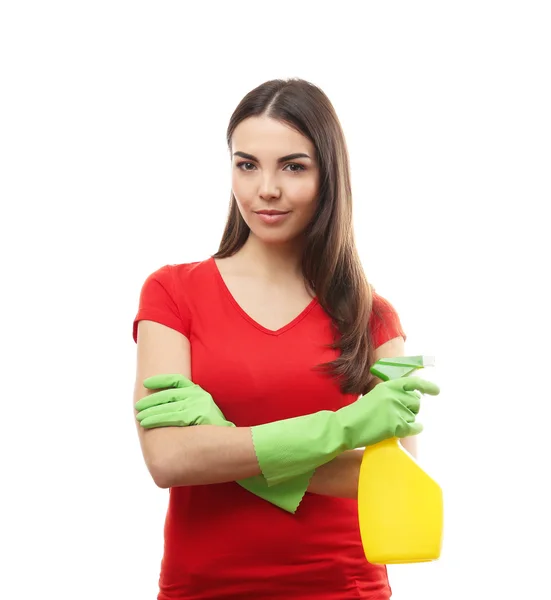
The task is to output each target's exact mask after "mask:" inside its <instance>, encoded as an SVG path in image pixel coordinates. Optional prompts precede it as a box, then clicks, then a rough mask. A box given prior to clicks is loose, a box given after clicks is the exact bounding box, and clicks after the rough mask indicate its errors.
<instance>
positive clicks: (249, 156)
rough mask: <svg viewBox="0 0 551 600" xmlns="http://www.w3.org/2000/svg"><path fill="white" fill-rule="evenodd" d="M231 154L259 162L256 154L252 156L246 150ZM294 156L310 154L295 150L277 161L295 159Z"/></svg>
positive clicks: (307, 156)
mask: <svg viewBox="0 0 551 600" xmlns="http://www.w3.org/2000/svg"><path fill="white" fill-rule="evenodd" d="M233 155H234V156H240V157H241V158H246V159H247V160H254V161H255V162H260V161H259V160H258V158H256V156H253V155H252V154H247V153H246V152H240V151H238V152H234V153H233ZM296 158H310V155H308V154H305V153H304V152H295V153H294V154H287V156H282V157H281V158H278V159H277V162H278V163H284V162H287V161H288V160H295V159H296ZM310 160H311V158H310Z"/></svg>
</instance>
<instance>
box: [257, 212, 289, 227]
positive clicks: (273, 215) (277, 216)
mask: <svg viewBox="0 0 551 600" xmlns="http://www.w3.org/2000/svg"><path fill="white" fill-rule="evenodd" d="M255 214H256V215H257V216H258V218H259V219H260V220H261V221H262V222H263V223H267V224H269V225H273V224H275V223H281V222H282V221H284V220H285V219H286V218H287V217H288V216H289V215H290V214H291V213H290V212H285V211H282V210H259V211H256V212H255Z"/></svg>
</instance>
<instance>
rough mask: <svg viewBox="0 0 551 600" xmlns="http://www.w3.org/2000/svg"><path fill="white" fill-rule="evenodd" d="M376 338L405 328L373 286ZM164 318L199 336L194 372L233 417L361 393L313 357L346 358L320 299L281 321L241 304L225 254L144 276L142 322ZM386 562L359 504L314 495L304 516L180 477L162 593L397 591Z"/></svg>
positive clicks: (310, 406)
mask: <svg viewBox="0 0 551 600" xmlns="http://www.w3.org/2000/svg"><path fill="white" fill-rule="evenodd" d="M373 301H374V303H376V305H377V307H378V308H379V309H380V312H381V313H382V314H383V317H375V316H374V315H373V316H372V318H371V331H372V336H373V340H374V344H375V346H379V345H381V344H383V343H384V342H386V341H388V340H390V339H392V338H394V337H397V336H403V337H405V336H404V333H403V331H402V328H401V325H400V321H399V318H398V316H397V314H396V312H395V311H394V309H393V308H392V306H391V305H390V304H389V303H388V302H387V301H386V300H384V299H383V298H381V297H380V296H378V295H377V294H374V299H373ZM142 319H146V320H151V321H156V322H158V323H162V324H163V325H166V326H168V327H171V328H172V329H175V330H177V331H179V332H180V333H182V334H183V335H184V336H186V338H188V339H189V341H190V344H191V370H192V375H191V378H192V380H193V381H194V382H195V383H197V384H198V385H200V386H201V387H203V388H204V389H205V390H207V391H208V392H209V393H210V394H211V395H212V397H213V398H214V400H215V402H216V404H217V405H218V406H219V407H220V409H221V410H222V412H223V413H224V415H225V417H226V418H227V419H228V420H229V421H232V422H233V423H235V425H236V426H238V427H239V426H240V427H250V426H253V425H259V424H262V423H267V422H271V421H276V420H280V419H288V418H291V417H297V416H300V415H305V414H310V413H314V412H317V411H320V410H337V409H339V408H341V407H342V406H345V405H347V404H350V403H351V402H353V401H354V400H356V399H357V395H346V394H343V393H342V392H341V391H340V389H339V387H338V385H337V383H336V382H335V381H334V380H332V379H331V378H330V377H329V376H328V375H326V374H323V373H320V372H319V371H316V370H313V369H312V367H314V366H315V365H318V364H320V363H325V362H328V361H331V360H333V359H334V358H336V351H335V350H331V349H328V348H327V345H328V344H330V343H331V342H332V341H333V337H332V335H333V333H332V329H331V322H330V319H329V317H328V315H327V314H326V313H325V311H324V310H323V309H322V308H321V306H320V304H319V303H318V301H317V300H316V299H314V300H312V302H311V303H310V304H309V305H308V306H307V307H306V308H305V309H304V310H303V312H302V313H301V314H300V315H298V316H297V317H296V318H295V319H293V321H291V322H290V323H289V324H287V325H285V326H284V327H282V328H281V329H279V330H277V331H271V330H269V329H266V328H265V327H263V326H262V325H260V324H258V323H257V322H255V321H254V320H253V319H252V318H251V317H249V316H248V315H247V314H246V313H245V312H244V311H243V309H242V308H241V307H240V306H239V305H238V304H237V302H236V301H235V299H234V298H233V296H232V295H231V293H230V291H229V289H228V288H227V287H226V285H225V283H224V280H223V279H222V277H221V275H220V272H219V270H218V267H217V265H216V263H215V261H214V259H212V258H210V259H207V260H205V261H203V262H198V263H192V264H180V265H167V266H165V267H162V268H161V269H159V270H158V271H156V272H155V273H153V274H152V275H150V276H149V277H148V278H147V280H146V282H145V283H144V285H143V288H142V292H141V296H140V306H139V310H138V313H137V316H136V319H135V321H134V339H135V340H136V337H137V323H138V321H140V320H142ZM389 597H390V587H389V584H388V579H387V572H386V568H385V567H384V566H377V565H371V564H369V563H368V562H367V561H366V559H365V556H364V553H363V549H362V545H361V540H360V532H359V526H358V510H357V502H356V501H355V500H350V499H342V498H332V497H329V496H320V495H316V494H310V493H306V495H305V496H304V498H303V500H302V502H301V504H300V506H299V508H298V510H297V512H296V514H294V515H293V514H290V513H288V512H285V511H283V510H282V509H280V508H277V507H275V506H274V505H272V504H270V503H269V502H267V501H265V500H262V499H260V498H258V497H257V496H255V495H253V494H251V493H250V492H248V491H246V490H245V489H243V488H242V487H241V486H239V485H238V484H237V483H234V482H231V483H225V484H217V485H198V486H190V487H174V488H172V489H171V490H170V499H169V505H168V512H167V516H166V523H165V546H164V556H163V560H162V566H161V575H160V592H159V596H158V598H159V600H169V599H179V600H180V599H181V600H183V599H185V600H200V599H201V600H203V599H205V600H206V599H207V598H208V599H214V598H216V599H219V598H232V599H234V600H245V599H247V598H250V599H254V600H270V599H289V600H348V599H350V600H352V599H354V600H358V599H359V598H363V599H370V600H386V599H388V598H389Z"/></svg>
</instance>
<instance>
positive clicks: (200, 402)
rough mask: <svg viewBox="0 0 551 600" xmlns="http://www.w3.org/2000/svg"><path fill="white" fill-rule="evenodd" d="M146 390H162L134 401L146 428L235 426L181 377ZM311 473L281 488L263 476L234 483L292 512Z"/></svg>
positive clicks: (154, 381) (148, 383)
mask: <svg viewBox="0 0 551 600" xmlns="http://www.w3.org/2000/svg"><path fill="white" fill-rule="evenodd" d="M143 386H144V387H145V388H147V389H149V390H162V391H159V392H155V393H154V394H151V395H150V396H146V397H145V398H142V399H141V400H139V401H138V402H136V405H135V408H136V410H137V411H138V414H137V415H136V419H137V420H138V421H139V423H140V425H141V426H142V427H144V428H145V429H153V428H156V427H188V426H192V425H217V426H220V427H235V425H234V424H233V423H231V422H230V421H228V420H227V419H226V418H225V417H224V415H223V414H222V411H221V410H220V409H219V408H218V406H217V405H216V404H215V402H214V400H213V399H212V396H211V395H210V394H209V393H208V392H206V391H205V390H203V389H202V388H201V387H199V386H198V385H196V384H194V383H193V382H191V381H190V380H189V379H186V378H185V377H184V376H183V375H155V376H153V377H149V378H148V379H146V380H145V381H144V382H143ZM312 475H313V471H310V472H306V473H301V474H300V475H298V476H297V477H294V478H292V479H290V480H288V481H286V482H284V483H282V484H281V485H276V486H271V487H269V486H268V483H267V481H266V480H265V479H264V477H263V476H262V475H259V476H257V477H250V478H248V479H243V480H241V481H238V482H237V483H238V484H239V485H240V486H241V487H243V488H244V489H246V490H247V491H249V492H251V493H252V494H255V495H256V496H258V497H259V498H262V499H263V500H266V501H267V502H270V503H271V504H274V505H275V506H279V508H282V509H283V510H285V511H287V512H290V513H295V512H296V510H297V508H298V506H299V504H300V502H301V500H302V498H303V496H304V494H305V492H306V490H307V488H308V484H309V482H310V478H311V477H312Z"/></svg>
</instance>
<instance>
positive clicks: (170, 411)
mask: <svg viewBox="0 0 551 600" xmlns="http://www.w3.org/2000/svg"><path fill="white" fill-rule="evenodd" d="M143 386H144V387H145V388H147V389H148V390H162V391H159V392H155V393H154V394H151V395H149V396H146V397H145V398H142V399H141V400H138V402H136V404H135V408H136V410H137V411H138V414H137V415H136V419H137V420H138V422H139V423H140V425H141V426H142V427H143V428H144V429H153V428H155V427H188V426H191V425H218V426H221V427H234V424H233V423H230V422H229V421H227V420H226V418H225V417H224V415H223V414H222V411H221V410H220V409H219V408H218V406H217V405H216V404H215V402H214V400H213V399H212V396H211V395H210V394H209V393H208V392H206V391H205V390H204V389H203V388H201V387H200V386H198V385H196V384H194V383H193V382H192V381H190V380H189V379H187V378H186V377H184V376H183V375H178V374H169V375H154V376H153V377H149V378H148V379H146V380H145V381H144V382H143Z"/></svg>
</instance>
